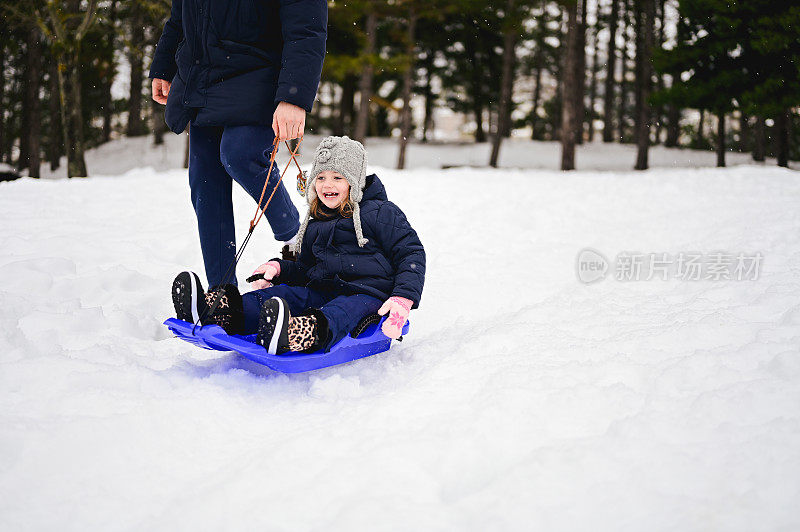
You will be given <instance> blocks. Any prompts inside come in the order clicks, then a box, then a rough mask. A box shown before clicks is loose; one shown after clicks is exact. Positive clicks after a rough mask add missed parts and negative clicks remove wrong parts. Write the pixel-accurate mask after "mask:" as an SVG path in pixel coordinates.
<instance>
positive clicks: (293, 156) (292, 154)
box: [250, 135, 303, 232]
mask: <svg viewBox="0 0 800 532" xmlns="http://www.w3.org/2000/svg"><path fill="white" fill-rule="evenodd" d="M285 142H286V148H287V149H288V150H289V162H288V163H286V168H284V169H283V172H281V176H280V178H279V179H278V182H277V183H275V187H274V188H273V189H272V193H271V194H270V195H269V198H267V202H266V203H265V204H264V206H263V207H262V206H261V202H262V201H264V195H265V194H266V193H267V185H269V176H271V175H272V168H273V167H274V166H275V156H276V155H277V154H278V146H280V140H279V139H278V137H275V140H274V141H272V144H273V146H272V153H270V155H269V171H268V172H267V179H266V180H265V181H264V188H263V189H261V197H260V198H258V205H257V206H256V213H255V214H254V215H253V219H252V220H250V232H252V231H253V229H255V228H256V226H257V225H258V222H260V221H261V217H262V216H264V213H265V212H266V211H267V207H268V206H269V202H270V201H272V196H274V195H275V192H276V191H277V190H278V187H279V186H281V182H282V181H283V176H284V175H286V171H287V170H288V169H289V167H290V166H291V165H292V161H294V164H296V165H297V169H298V170H299V171H300V172H302V170H300V163H299V162H297V152H298V151H299V150H300V144H302V142H303V136H302V135H301V136H300V137H299V139H298V141H297V146H295V148H294V150H292V148H290V147H289V141H285Z"/></svg>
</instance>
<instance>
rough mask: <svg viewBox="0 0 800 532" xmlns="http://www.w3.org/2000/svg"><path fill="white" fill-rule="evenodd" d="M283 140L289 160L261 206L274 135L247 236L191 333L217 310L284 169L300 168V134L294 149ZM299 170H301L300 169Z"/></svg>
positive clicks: (272, 162)
mask: <svg viewBox="0 0 800 532" xmlns="http://www.w3.org/2000/svg"><path fill="white" fill-rule="evenodd" d="M285 142H286V148H287V149H288V150H289V162H288V163H286V168H284V169H283V172H281V175H280V178H279V179H278V182H277V183H275V187H274V188H273V189H272V193H271V194H270V195H269V198H267V202H266V203H265V204H264V206H263V207H262V206H261V202H262V201H264V196H265V195H266V193H267V186H268V185H269V176H271V175H272V168H273V167H274V166H275V156H276V155H277V154H278V146H280V140H279V139H278V137H275V140H273V141H272V152H271V153H270V155H269V170H268V171H267V179H266V180H264V188H262V189H261V197H260V198H258V206H257V207H256V213H255V214H254V215H253V219H252V220H250V228H249V229H248V231H247V236H245V237H244V240H242V244H241V246H239V250H238V251H237V252H236V256H235V257H234V259H233V262H231V264H230V266H228V269H227V270H225V275H223V276H222V281H221V282H220V283H219V286H220V289H219V290H217V294H216V295H215V296H214V301H213V302H212V303H211V305H209V306H208V307H206V311H205V312H203V313H202V314H201V315H200V316H199V317H198V319H197V321H196V322H195V323H194V327H192V334H194V330H195V328H197V325H198V324H199V323H200V322H201V321H203V318H205V317H206V316H208V315H211V314H213V313H214V311H215V310H217V307H218V306H219V304H220V301H222V297H223V296H224V295H225V289H224V288H222V287H223V286H225V284H226V283H227V282H228V280H230V277H231V274H232V273H233V272H235V271H236V266H237V265H238V264H239V259H241V258H242V254H243V253H244V248H246V247H247V244H248V243H249V242H250V237H252V236H253V231H254V230H255V228H256V226H257V225H258V222H260V221H261V217H262V216H264V213H265V212H266V210H267V207H268V206H269V202H270V201H272V197H273V196H274V195H275V192H276V191H277V190H278V187H279V186H281V181H283V176H284V175H285V174H286V171H287V170H288V169H289V166H291V164H292V161H294V164H296V165H297V169H298V170H300V163H298V162H297V159H296V157H297V152H298V151H299V150H300V144H302V142H303V137H302V135H301V136H300V138H299V139H298V140H297V146H295V148H294V150H292V149H291V148H290V147H289V142H288V141H285ZM300 171H301V172H302V170H300Z"/></svg>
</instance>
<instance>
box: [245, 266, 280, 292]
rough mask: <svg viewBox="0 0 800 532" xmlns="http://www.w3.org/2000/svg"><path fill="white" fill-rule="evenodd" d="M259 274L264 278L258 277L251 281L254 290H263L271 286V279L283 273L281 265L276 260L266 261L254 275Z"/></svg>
mask: <svg viewBox="0 0 800 532" xmlns="http://www.w3.org/2000/svg"><path fill="white" fill-rule="evenodd" d="M259 274H262V275H263V278H262V279H257V280H255V281H253V282H251V283H250V286H252V287H253V290H263V289H264V288H269V287H270V286H272V283H271V282H270V281H272V279H274V278H275V277H277V276H278V275H280V274H281V265H280V263H278V262H276V261H274V260H271V261H269V262H265V263H264V264H262V265H261V266H259V267H258V268H256V271H254V272H253V275H259Z"/></svg>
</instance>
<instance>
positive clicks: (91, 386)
mask: <svg viewBox="0 0 800 532" xmlns="http://www.w3.org/2000/svg"><path fill="white" fill-rule="evenodd" d="M377 170H378V171H379V173H380V175H381V176H382V179H384V181H385V183H386V186H387V189H388V192H389V195H390V198H392V199H393V200H394V201H396V202H397V203H398V204H399V205H401V206H402V208H403V209H404V210H405V211H406V213H407V214H408V217H409V219H410V220H411V222H412V224H413V225H414V226H415V227H416V228H417V229H418V231H419V233H420V236H421V238H422V240H423V242H424V244H425V246H426V249H427V251H428V256H429V267H428V277H427V285H426V289H425V293H424V296H423V301H422V307H421V309H420V310H418V311H415V312H414V314H413V315H412V319H413V323H414V329H413V331H412V334H410V335H409V336H408V337H407V341H405V342H403V343H400V344H396V345H395V347H393V348H392V350H391V351H389V352H387V353H384V354H381V355H377V356H374V357H371V358H368V359H364V360H360V361H357V362H354V363H350V364H347V365H344V366H339V367H334V368H328V369H325V370H321V371H317V372H311V373H308V374H300V375H293V376H287V375H282V374H276V373H273V372H271V371H269V370H268V369H266V368H264V367H261V366H258V365H255V364H252V363H250V362H248V361H246V360H244V359H241V358H238V357H237V356H234V355H232V354H225V353H218V352H211V351H203V350H199V349H196V348H193V347H192V346H190V345H188V344H185V343H183V342H180V341H178V340H176V339H174V338H171V337H170V335H169V334H168V331H167V330H166V329H165V328H163V327H162V326H161V321H162V320H163V319H164V318H166V317H168V316H169V315H170V314H171V312H172V309H171V302H170V298H169V288H170V284H171V281H172V278H173V276H174V275H175V274H176V273H177V272H178V271H180V270H181V269H183V268H186V267H189V268H194V269H198V270H200V269H201V260H200V252H199V245H198V243H197V237H196V231H195V222H194V219H193V213H192V211H191V206H190V203H189V199H188V187H187V184H186V176H185V173H184V171H182V170H171V171H163V172H155V171H153V170H150V169H136V170H132V171H130V172H128V173H126V174H124V175H122V176H120V177H114V178H93V179H89V180H71V181H66V180H59V181H47V180H44V181H34V180H31V179H27V178H24V179H22V180H19V181H15V182H12V183H0V249H2V250H3V252H2V255H0V528H1V529H3V530H53V529H59V530H87V529H102V530H142V529H158V530H175V529H180V530H193V529H200V530H218V529H239V530H250V529H268V530H526V529H533V530H536V529H543V530H586V529H597V530H631V531H634V530H644V529H646V530H653V529H655V530H681V531H684V530H742V531H749V530H754V529H759V530H777V529H786V530H789V529H795V528H797V527H798V526H800V518H798V514H797V512H796V510H794V503H795V502H796V501H797V500H798V497H800V409H798V405H800V357H798V354H797V353H798V343H800V302H799V299H800V298H798V296H799V295H800V279H799V277H800V276H799V275H798V274H800V270H798V264H800V231H799V229H800V209H798V205H799V204H800V182H798V178H797V174H795V173H793V172H790V171H787V170H780V169H774V168H768V169H767V168H762V167H739V168H735V169H728V170H712V169H699V170H693V169H677V170H675V169H658V170H653V171H650V172H646V173H628V172H618V173H610V172H575V173H569V174H561V173H557V172H550V171H536V170H528V171H518V170H497V171H491V170H477V169H453V170H425V169H417V170H410V171H406V172H396V171H390V170H381V169H377ZM235 204H236V208H237V213H238V222H239V223H238V226H239V229H240V230H241V231H242V235H240V237H241V236H243V233H244V231H245V229H246V219H247V218H248V217H249V216H251V215H252V212H253V210H254V205H253V203H252V201H250V200H249V199H248V198H246V197H244V195H243V193H241V191H240V190H238V189H237V196H236V198H235ZM298 204H299V201H298ZM586 247H591V248H594V249H597V250H599V251H601V252H602V253H604V254H605V255H606V256H607V257H609V258H613V257H614V256H615V255H616V254H617V253H619V252H622V251H630V252H634V251H636V252H642V253H647V252H653V253H656V252H668V253H673V254H675V253H678V252H680V251H700V252H704V253H710V252H712V251H715V250H727V251H729V252H731V253H735V252H761V253H762V254H763V256H764V261H763V265H762V268H761V271H760V275H759V278H758V279H757V280H752V281H694V282H691V281H680V280H677V279H670V280H668V281H658V280H651V281H638V282H637V281H630V282H621V281H617V280H615V279H613V278H608V279H606V280H604V281H601V282H598V283H595V284H590V285H587V284H582V283H580V282H579V281H578V280H577V277H576V270H575V260H576V257H577V254H578V252H579V251H580V250H581V249H583V248H586ZM277 249H278V244H276V243H275V242H274V241H273V240H272V239H271V236H270V235H269V231H268V228H267V226H266V224H263V225H262V226H259V229H258V230H257V234H256V236H255V238H254V239H253V241H252V242H251V244H250V246H249V248H248V250H247V252H246V253H245V256H244V258H243V259H242V264H244V265H245V266H244V268H243V269H241V270H240V272H239V274H240V275H239V278H240V279H242V278H243V277H244V275H245V274H247V273H249V270H248V268H251V267H253V266H255V265H257V264H260V263H261V262H263V259H264V258H266V257H270V256H274V255H275V254H276V252H277Z"/></svg>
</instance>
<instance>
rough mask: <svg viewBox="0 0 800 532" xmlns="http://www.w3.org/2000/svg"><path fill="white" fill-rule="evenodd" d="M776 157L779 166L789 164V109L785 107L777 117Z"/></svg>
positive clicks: (786, 166)
mask: <svg viewBox="0 0 800 532" xmlns="http://www.w3.org/2000/svg"><path fill="white" fill-rule="evenodd" d="M775 157H776V158H777V159H778V166H783V167H785V168H788V166H789V110H788V109H784V110H783V111H781V112H780V113H778V116H776V117H775Z"/></svg>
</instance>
